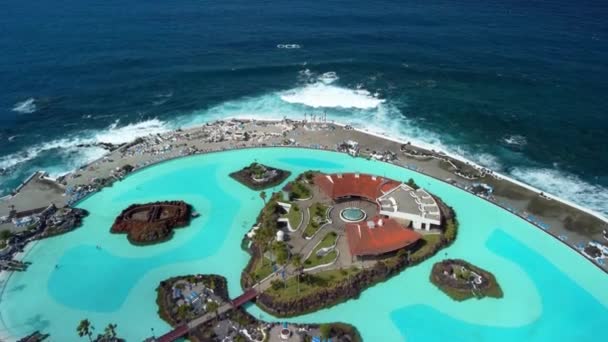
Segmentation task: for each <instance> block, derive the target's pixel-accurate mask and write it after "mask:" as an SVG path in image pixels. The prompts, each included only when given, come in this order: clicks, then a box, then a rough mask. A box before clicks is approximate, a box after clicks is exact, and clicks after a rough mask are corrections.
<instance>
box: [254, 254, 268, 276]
mask: <svg viewBox="0 0 608 342" xmlns="http://www.w3.org/2000/svg"><path fill="white" fill-rule="evenodd" d="M264 259H265V260H264V262H262V260H259V261H258V262H257V263H256V265H255V268H254V269H253V277H254V279H256V280H262V279H264V278H266V277H267V276H269V275H270V274H271V273H272V261H270V260H268V258H266V257H264Z"/></svg>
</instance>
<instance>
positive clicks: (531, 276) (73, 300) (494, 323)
mask: <svg viewBox="0 0 608 342" xmlns="http://www.w3.org/2000/svg"><path fill="white" fill-rule="evenodd" d="M286 156H289V157H286ZM254 159H257V161H258V162H261V163H264V164H268V165H271V166H274V167H279V168H282V169H288V170H290V171H292V177H295V176H296V175H297V174H298V173H300V172H301V171H305V170H308V169H319V170H322V171H326V172H337V171H341V172H345V171H359V172H366V173H375V174H382V175H386V176H387V177H390V178H395V179H401V180H408V179H409V178H413V179H414V180H415V181H416V183H417V184H419V185H421V186H423V187H425V188H428V189H429V190H430V191H431V192H434V193H435V194H437V195H438V196H440V197H441V198H443V199H444V200H445V201H446V202H447V203H448V204H449V205H451V206H453V207H454V208H455V210H456V212H457V214H458V219H459V221H460V227H461V228H460V231H459V235H458V238H457V240H456V242H455V243H454V244H453V245H452V246H451V247H449V248H448V249H446V250H445V253H442V254H441V255H437V256H435V257H434V258H432V259H431V260H428V261H426V262H424V263H423V264H421V265H419V266H417V267H414V268H412V269H408V270H407V271H406V272H403V273H401V274H400V275H399V276H397V277H395V278H392V279H391V280H389V281H387V282H385V283H383V284H380V285H377V286H375V287H373V288H371V289H369V290H367V291H365V292H364V293H363V294H362V295H361V297H360V298H359V299H357V300H351V301H348V302H346V303H343V304H341V305H338V306H335V307H333V308H330V309H327V310H322V311H319V312H316V313H314V314H309V315H305V316H301V317H297V318H294V319H291V320H292V321H298V322H327V321H346V322H348V323H351V324H354V325H356V326H357V327H358V328H359V329H360V331H361V333H362V334H363V337H364V338H366V339H367V340H369V341H374V340H379V339H380V338H382V340H384V341H400V340H403V339H407V340H408V341H422V340H424V341H442V340H445V339H447V338H448V337H449V338H450V339H451V340H456V341H467V340H476V341H486V340H487V341H496V340H504V341H506V340H514V339H520V340H522V339H523V340H526V341H530V340H533V341H550V340H551V341H555V340H556V339H557V340H559V341H566V340H575V339H577V340H578V339H583V338H588V339H592V338H596V337H597V334H598V333H602V332H603V331H604V327H605V326H606V325H607V324H608V291H605V289H606V288H607V286H608V276H607V275H606V274H604V273H603V272H602V271H600V270H598V269H596V268H595V267H594V266H593V265H592V264H591V263H589V262H588V261H586V260H585V259H584V258H583V257H582V256H579V255H578V254H576V253H575V252H574V251H572V250H570V249H569V248H567V247H566V246H564V245H562V244H561V243H560V242H559V241H556V240H555V239H553V238H551V237H549V236H548V235H546V234H545V233H543V232H542V231H540V230H538V229H536V228H535V227H533V226H531V225H529V224H528V223H526V222H525V221H523V220H521V219H519V218H517V217H515V216H513V215H511V214H510V213H508V212H506V211H504V210H502V209H500V208H498V207H496V206H494V205H492V204H491V203H488V202H485V201H483V200H481V199H479V198H477V197H475V196H472V195H470V194H468V193H465V192H463V191H461V190H459V189H457V188H454V187H452V186H450V185H448V184H445V183H443V182H439V181H437V180H434V179H431V178H429V177H425V176H422V175H419V174H416V173H413V172H411V171H409V170H405V169H402V168H399V167H395V166H392V165H389V164H384V163H381V162H377V161H368V160H363V159H355V158H352V157H349V156H347V155H343V154H337V153H334V152H323V151H313V150H304V149H289V150H287V149H284V148H265V149H255V150H241V151H228V152H222V153H216V154H209V155H201V156H194V157H189V158H183V159H179V160H174V161H170V162H166V163H163V164H159V165H156V166H153V167H150V168H147V169H144V170H141V171H140V172H137V173H135V174H133V175H131V176H130V177H128V178H127V179H125V180H124V181H122V182H120V183H117V184H115V185H114V186H113V187H111V188H108V189H104V190H103V191H101V192H100V193H98V194H95V195H94V196H92V197H90V198H88V199H86V200H85V201H84V202H82V203H81V207H83V208H85V209H87V210H89V211H90V212H91V215H90V216H89V217H88V218H87V219H86V220H85V222H84V225H83V227H81V228H80V229H78V230H76V231H74V232H72V233H69V234H66V235H63V236H59V237H56V238H52V239H49V240H44V241H40V242H38V243H37V244H35V245H34V246H33V247H32V248H31V249H30V251H29V253H28V255H27V257H26V260H29V261H32V262H33V263H32V265H31V266H30V269H29V270H28V271H27V272H24V273H15V274H14V275H13V276H12V277H11V278H10V280H9V281H8V282H7V284H6V287H5V291H4V293H3V296H2V302H1V305H0V314H1V318H2V324H3V325H4V328H3V331H2V334H3V335H7V334H11V335H15V336H20V335H24V334H26V333H29V332H31V331H32V330H41V331H44V332H49V333H51V334H52V337H53V341H78V340H80V338H79V337H78V336H77V335H76V333H75V328H76V325H77V324H78V322H79V321H80V320H81V319H83V318H88V319H90V320H91V321H92V322H93V324H94V326H96V327H99V328H100V329H101V327H103V326H105V325H107V324H108V323H110V322H115V323H118V332H119V333H120V334H121V335H122V336H124V337H126V338H127V340H128V341H140V340H141V339H143V338H144V337H147V336H150V335H151V328H154V330H155V331H156V332H157V333H159V332H164V331H166V330H168V329H169V327H168V326H167V325H166V324H165V323H164V322H162V321H161V320H160V319H159V318H158V317H157V315H156V303H155V288H156V286H157V284H158V282H160V281H161V280H163V279H165V278H168V277H170V276H173V275H179V274H192V273H216V274H221V275H223V276H225V277H227V279H228V281H229V290H230V294H231V295H232V296H236V295H238V294H240V293H241V289H240V288H239V278H240V272H241V270H242V268H243V267H244V266H245V264H246V262H247V260H248V255H247V254H246V253H244V252H243V251H242V250H241V249H240V241H241V238H242V236H243V234H245V233H246V232H247V230H248V229H249V228H250V227H251V225H252V224H253V220H254V219H255V217H256V216H257V213H258V211H259V210H260V209H261V207H262V205H263V202H262V201H261V200H260V199H259V196H258V194H257V193H256V192H253V191H250V190H249V189H247V188H246V187H244V186H242V185H241V184H239V183H237V182H235V181H233V180H232V179H231V178H230V177H228V174H229V173H230V172H232V171H234V170H236V169H240V168H242V167H244V166H246V165H248V164H250V163H251V162H252V161H253V160H254ZM279 188H280V187H277V189H279ZM171 199H182V200H185V201H187V202H189V203H191V204H192V205H193V206H194V208H195V210H197V211H198V212H200V213H201V217H199V218H197V219H195V220H194V221H193V222H192V225H191V226H190V227H188V228H185V229H180V230H177V231H176V234H175V236H174V238H173V239H172V240H170V241H169V242H166V243H163V244H159V245H154V246H146V247H135V246H132V245H130V244H129V243H128V242H127V240H126V239H125V237H124V236H123V235H110V234H109V228H110V225H111V224H112V222H113V220H114V218H115V216H116V215H117V214H118V213H119V212H120V211H121V210H122V209H123V208H124V207H126V206H128V205H129V204H132V203H137V202H140V203H141V202H146V201H152V200H171ZM96 245H99V246H100V247H101V248H100V249H97V248H96ZM446 255H447V257H459V258H464V259H467V260H468V261H471V262H472V263H474V264H476V265H478V266H480V267H482V268H484V269H487V270H490V271H491V272H493V273H494V274H495V275H496V277H497V279H498V281H499V282H500V284H501V287H502V289H503V291H504V294H505V296H504V298H503V299H501V300H496V299H483V300H480V301H477V300H473V301H467V302H462V303H457V302H453V301H452V300H451V299H449V298H448V297H447V296H445V295H444V294H443V293H441V292H440V291H438V290H437V289H436V288H435V287H434V286H432V285H431V284H430V283H429V281H428V275H429V271H430V268H431V266H432V264H433V263H434V262H435V261H436V260H440V259H441V258H443V257H445V256H446ZM55 265H58V268H55ZM248 310H249V311H250V312H252V313H254V314H256V316H257V315H260V316H262V317H264V318H270V317H268V315H266V314H264V313H262V312H260V310H259V309H257V308H256V307H255V306H250V307H249V308H248Z"/></svg>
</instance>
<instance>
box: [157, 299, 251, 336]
mask: <svg viewBox="0 0 608 342" xmlns="http://www.w3.org/2000/svg"><path fill="white" fill-rule="evenodd" d="M257 296H258V291H257V290H256V289H254V288H250V289H248V290H247V291H245V292H244V293H243V294H242V295H240V296H238V297H236V298H235V299H233V300H231V301H230V303H226V304H224V305H222V306H221V307H219V308H218V310H217V314H223V313H226V312H228V311H230V310H232V309H236V308H238V307H240V306H242V305H243V304H245V303H247V302H249V301H250V300H252V299H254V298H255V297H257ZM215 316H216V313H215V312H208V313H206V314H204V315H202V316H200V317H197V318H195V319H193V320H192V321H190V322H188V323H186V324H182V325H179V326H177V327H175V328H174V329H173V330H171V331H169V332H168V333H166V334H164V335H162V336H160V337H159V338H157V339H156V341H157V342H173V341H176V340H177V339H179V338H181V337H184V336H185V335H187V334H188V332H189V331H190V330H192V329H194V328H196V327H198V326H199V325H201V324H204V323H207V322H208V321H210V320H211V319H213V318H215Z"/></svg>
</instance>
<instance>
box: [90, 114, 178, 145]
mask: <svg viewBox="0 0 608 342" xmlns="http://www.w3.org/2000/svg"><path fill="white" fill-rule="evenodd" d="M119 123H120V121H119V120H116V121H115V122H114V123H113V124H112V125H110V127H108V129H106V130H104V131H101V132H98V133H96V134H95V136H94V142H104V143H112V144H122V143H126V142H129V141H132V140H134V139H135V138H138V137H143V136H146V135H150V134H156V133H163V132H167V131H168V130H170V127H169V126H168V125H167V123H166V122H164V121H161V120H158V119H151V120H146V121H141V122H137V123H131V124H128V125H126V126H122V127H119Z"/></svg>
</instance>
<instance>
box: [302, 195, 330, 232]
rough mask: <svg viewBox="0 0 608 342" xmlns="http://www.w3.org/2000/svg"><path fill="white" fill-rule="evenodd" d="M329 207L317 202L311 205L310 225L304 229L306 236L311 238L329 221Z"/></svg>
mask: <svg viewBox="0 0 608 342" xmlns="http://www.w3.org/2000/svg"><path fill="white" fill-rule="evenodd" d="M327 209H328V207H327V206H326V205H325V204H323V203H319V202H316V203H314V204H313V205H311V206H310V208H309V209H308V210H309V213H310V218H309V220H308V225H307V226H306V229H305V230H304V237H305V238H309V237H312V236H313V235H315V233H316V232H317V231H318V230H319V228H321V227H322V226H323V225H324V224H325V223H326V222H327Z"/></svg>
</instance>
